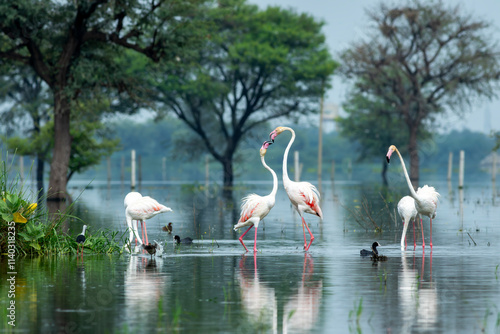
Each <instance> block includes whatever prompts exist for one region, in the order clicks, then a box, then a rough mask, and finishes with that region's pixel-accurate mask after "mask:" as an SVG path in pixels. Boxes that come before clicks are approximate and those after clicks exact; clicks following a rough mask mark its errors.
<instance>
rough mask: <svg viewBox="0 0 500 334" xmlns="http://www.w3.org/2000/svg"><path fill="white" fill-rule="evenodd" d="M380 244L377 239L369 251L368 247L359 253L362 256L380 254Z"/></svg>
mask: <svg viewBox="0 0 500 334" xmlns="http://www.w3.org/2000/svg"><path fill="white" fill-rule="evenodd" d="M378 246H380V244H379V243H378V241H375V242H374V243H373V244H372V250H371V251H369V250H366V249H362V250H360V251H359V255H361V256H374V255H375V256H378V250H377V247H378Z"/></svg>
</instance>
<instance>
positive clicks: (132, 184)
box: [130, 150, 135, 190]
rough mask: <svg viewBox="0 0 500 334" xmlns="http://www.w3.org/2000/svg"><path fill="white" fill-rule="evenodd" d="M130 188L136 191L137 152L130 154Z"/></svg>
mask: <svg viewBox="0 0 500 334" xmlns="http://www.w3.org/2000/svg"><path fill="white" fill-rule="evenodd" d="M130 188H131V189H132V190H134V189H135V150H132V151H131V152H130Z"/></svg>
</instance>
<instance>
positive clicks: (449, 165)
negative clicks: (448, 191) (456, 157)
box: [448, 152, 453, 181]
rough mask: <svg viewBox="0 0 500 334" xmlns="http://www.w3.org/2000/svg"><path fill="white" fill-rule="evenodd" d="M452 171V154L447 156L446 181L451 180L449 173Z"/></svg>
mask: <svg viewBox="0 0 500 334" xmlns="http://www.w3.org/2000/svg"><path fill="white" fill-rule="evenodd" d="M452 170H453V152H450V154H449V155H448V181H450V180H451V173H452Z"/></svg>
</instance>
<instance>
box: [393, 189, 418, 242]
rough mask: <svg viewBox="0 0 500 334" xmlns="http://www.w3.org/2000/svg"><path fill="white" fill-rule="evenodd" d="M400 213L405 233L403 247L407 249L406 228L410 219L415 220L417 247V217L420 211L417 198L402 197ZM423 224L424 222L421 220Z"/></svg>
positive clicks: (399, 206) (402, 239)
mask: <svg viewBox="0 0 500 334" xmlns="http://www.w3.org/2000/svg"><path fill="white" fill-rule="evenodd" d="M398 213H399V216H400V217H401V219H402V220H403V223H404V227H403V234H402V235H401V249H406V230H407V229H408V224H409V223H410V220H411V221H413V248H415V247H417V241H416V240H415V219H416V218H417V215H418V212H417V208H416V207H415V200H414V199H413V197H411V196H405V197H403V198H401V200H400V201H399V203H398ZM420 224H422V222H420ZM420 228H421V230H422V240H423V239H424V230H423V229H422V226H420Z"/></svg>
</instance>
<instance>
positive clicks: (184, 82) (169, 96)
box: [154, 0, 337, 190]
mask: <svg viewBox="0 0 500 334" xmlns="http://www.w3.org/2000/svg"><path fill="white" fill-rule="evenodd" d="M209 17H210V19H211V20H212V21H211V22H213V27H212V30H211V31H210V33H209V38H208V40H207V42H206V44H205V45H204V47H203V48H202V49H201V50H200V52H199V54H198V56H197V58H195V59H194V61H193V62H192V63H184V64H183V61H182V59H179V60H180V61H179V63H178V64H177V65H176V67H175V69H174V70H172V69H171V68H167V69H166V71H167V72H168V73H170V75H168V76H165V75H162V76H161V77H160V78H159V80H158V85H157V89H158V92H157V93H156V94H155V96H154V98H156V99H157V101H158V102H159V105H160V110H161V113H163V114H165V113H166V112H173V113H174V114H175V115H177V117H178V118H179V119H181V120H182V121H183V122H184V123H185V124H187V126H188V127H189V128H190V129H191V130H192V131H194V132H195V133H196V134H197V136H195V137H190V136H184V137H182V138H180V140H182V141H183V143H184V144H187V143H189V144H190V145H189V147H191V148H193V149H190V151H191V153H194V152H196V149H195V148H198V149H201V148H204V150H205V151H208V152H209V153H210V154H211V155H212V156H213V158H214V159H215V160H216V161H218V162H219V163H220V164H221V165H222V168H223V182H224V187H225V189H226V190H229V189H230V188H231V187H232V185H233V179H234V176H233V160H234V158H235V154H236V152H237V150H238V146H239V144H240V142H241V141H242V139H244V138H245V137H250V136H252V135H255V136H260V138H261V139H262V140H264V139H266V136H267V134H266V133H258V134H257V132H256V131H258V126H260V125H263V124H264V123H266V122H268V121H269V120H272V119H277V118H281V117H298V116H300V115H306V114H309V113H311V112H314V111H315V110H317V107H316V105H317V104H318V102H319V98H320V96H321V94H322V93H323V91H324V89H326V87H328V85H324V83H325V82H326V83H328V81H329V79H330V77H331V75H332V74H333V71H334V69H335V68H336V67H337V64H336V63H335V62H334V61H333V60H332V58H331V56H330V54H329V52H328V50H327V47H326V44H325V36H324V35H323V33H322V32H321V29H322V27H323V22H318V21H316V20H315V19H314V18H312V17H311V16H309V15H306V14H297V13H295V12H293V11H291V10H284V9H281V8H278V7H268V8H267V9H266V10H259V9H258V7H257V6H254V5H249V4H246V3H245V2H244V1H242V0H225V1H219V6H218V7H217V8H215V9H213V10H211V11H210V13H209ZM161 113H160V116H161Z"/></svg>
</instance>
